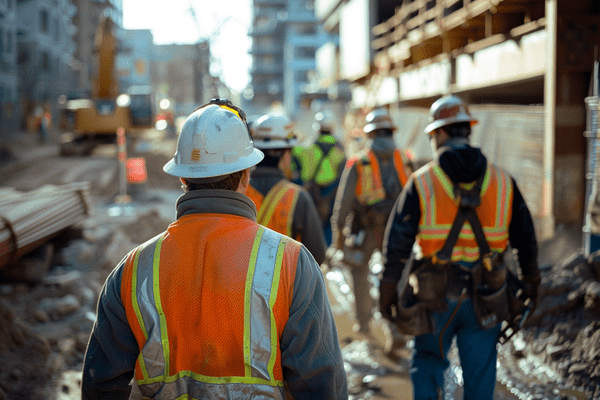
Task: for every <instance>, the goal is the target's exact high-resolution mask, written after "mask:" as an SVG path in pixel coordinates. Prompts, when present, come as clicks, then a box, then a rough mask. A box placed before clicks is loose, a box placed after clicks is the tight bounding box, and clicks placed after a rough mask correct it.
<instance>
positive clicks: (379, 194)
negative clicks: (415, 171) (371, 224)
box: [346, 149, 411, 206]
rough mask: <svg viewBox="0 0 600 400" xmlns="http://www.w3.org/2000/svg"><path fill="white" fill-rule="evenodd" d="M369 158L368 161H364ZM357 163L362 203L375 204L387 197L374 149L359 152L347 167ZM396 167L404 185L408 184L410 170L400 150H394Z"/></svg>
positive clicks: (357, 192)
mask: <svg viewBox="0 0 600 400" xmlns="http://www.w3.org/2000/svg"><path fill="white" fill-rule="evenodd" d="M365 160H368V162H363V161H365ZM354 164H356V172H357V174H358V180H357V182H356V198H357V199H358V201H359V202H360V203H361V204H365V205H369V206H370V205H373V204H375V203H378V202H379V201H381V200H384V199H385V189H384V187H383V183H382V181H381V171H380V168H379V162H378V161H377V157H375V154H374V153H373V151H372V150H368V151H367V152H366V153H361V154H358V155H356V156H354V157H351V158H349V159H348V163H347V165H346V167H347V168H348V167H352V165H354ZM394 167H395V168H396V172H397V173H398V179H399V180H400V183H401V184H402V187H404V186H405V185H406V182H407V181H408V176H409V175H410V173H411V172H410V170H409V169H407V168H406V167H405V165H404V161H403V159H402V153H400V150H398V149H396V150H394Z"/></svg>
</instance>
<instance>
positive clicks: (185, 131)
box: [163, 99, 264, 182]
mask: <svg viewBox="0 0 600 400" xmlns="http://www.w3.org/2000/svg"><path fill="white" fill-rule="evenodd" d="M263 158H264V154H263V153H262V151H260V150H258V149H256V148H255V147H254V146H253V144H252V138H251V136H250V131H249V130H248V127H247V124H246V121H245V115H244V113H243V111H242V110H241V109H239V108H237V107H235V106H233V104H231V102H230V101H228V100H225V99H213V100H211V102H210V103H208V104H205V105H203V106H201V107H199V108H197V109H196V110H195V111H194V112H193V113H192V114H191V115H190V116H189V117H188V118H187V120H186V121H185V123H184V124H183V128H182V129H181V134H180V135H179V138H178V140H177V150H176V151H175V155H174V156H173V159H171V160H170V161H169V162H168V163H167V164H166V165H165V166H164V167H163V170H164V171H165V172H166V173H167V174H169V175H173V176H177V177H180V178H192V179H193V178H214V177H221V176H222V177H223V178H224V177H225V176H226V175H229V174H232V173H234V172H237V171H243V170H245V169H246V168H250V167H252V166H253V165H256V164H258V163H259V162H260V161H261V160H262V159H263ZM217 180H218V179H209V180H207V181H206V182H208V181H212V182H214V181H217Z"/></svg>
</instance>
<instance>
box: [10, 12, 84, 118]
mask: <svg viewBox="0 0 600 400" xmlns="http://www.w3.org/2000/svg"><path fill="white" fill-rule="evenodd" d="M76 11H77V10H76V8H75V7H74V6H73V4H72V3H71V1H70V0H29V1H18V2H17V14H16V25H17V70H18V97H19V106H20V110H21V112H22V113H23V117H24V118H25V121H24V123H25V125H27V124H28V123H29V122H28V121H30V120H29V117H30V116H31V113H32V112H33V111H34V109H35V108H36V107H39V106H44V107H46V108H47V109H49V110H51V111H52V110H53V109H54V107H55V106H56V101H57V99H58V97H59V96H60V95H61V94H65V92H66V91H68V90H69V89H70V88H71V87H72V86H73V79H72V67H71V66H72V59H73V55H74V53H75V43H74V42H73V34H74V33H75V28H74V26H73V24H72V18H73V16H74V15H75V14H76Z"/></svg>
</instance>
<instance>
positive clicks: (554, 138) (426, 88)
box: [316, 0, 600, 240]
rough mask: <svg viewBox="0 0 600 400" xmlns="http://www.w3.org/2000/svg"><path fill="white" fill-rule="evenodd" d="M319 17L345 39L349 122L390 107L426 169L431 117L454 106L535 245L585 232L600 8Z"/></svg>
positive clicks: (342, 10) (368, 10) (582, 2)
mask: <svg viewBox="0 0 600 400" xmlns="http://www.w3.org/2000/svg"><path fill="white" fill-rule="evenodd" d="M316 9H317V16H318V18H319V20H320V21H321V23H322V24H323V26H324V27H325V30H326V31H328V32H335V31H336V30H337V31H338V32H339V35H340V39H339V51H338V53H337V56H338V60H339V67H338V70H337V74H338V80H347V81H349V82H350V83H351V89H350V90H351V92H352V101H351V103H350V104H349V106H348V111H349V114H350V115H353V116H355V117H356V118H354V119H352V118H350V119H349V120H350V121H354V123H355V124H356V125H360V123H361V118H360V117H361V116H364V115H365V113H366V112H368V111H369V110H370V109H372V108H374V107H379V106H385V107H388V108H389V109H390V112H391V114H392V116H393V118H394V119H395V121H396V123H397V125H398V126H399V127H400V130H399V133H398V134H397V135H396V139H397V141H398V144H399V145H401V146H404V147H408V148H411V149H412V150H413V151H414V153H415V155H416V157H417V159H420V160H422V161H427V160H428V159H431V153H430V150H429V148H428V143H427V138H426V137H425V135H424V134H423V128H424V127H425V125H426V124H427V111H428V108H429V106H430V105H431V104H432V103H433V101H435V100H436V99H437V98H439V97H440V96H443V95H445V94H455V95H458V96H459V97H461V98H463V99H464V100H465V101H466V102H468V103H469V104H471V106H470V111H471V113H472V114H474V116H475V117H476V118H478V119H479V123H478V124H477V125H476V126H475V127H474V128H473V135H472V142H473V143H474V144H475V145H477V146H480V147H481V148H482V150H483V151H484V153H485V154H486V155H487V156H488V159H489V160H490V161H492V162H495V163H497V164H499V165H500V166H502V167H504V168H505V169H506V170H507V171H508V172H510V173H511V174H512V175H513V176H514V177H515V179H516V180H517V183H518V185H519V188H520V189H521V191H522V192H523V195H524V197H525V199H526V201H527V203H528V206H529V207H530V210H531V212H532V215H533V217H534V221H535V224H536V229H537V233H538V239H540V240H543V239H545V238H548V237H551V236H552V235H553V233H554V230H555V228H556V226H558V225H559V224H570V223H581V221H582V215H583V212H584V204H585V192H586V189H585V176H586V168H587V167H586V155H587V153H586V151H587V150H586V139H585V136H584V132H585V130H586V103H585V98H586V97H587V96H589V95H590V93H591V91H590V87H591V86H590V81H591V75H592V74H591V71H592V69H593V65H594V61H595V59H597V58H598V44H599V41H600V32H599V27H600V4H599V3H598V2H597V1H594V0H579V1H567V0H404V1H403V2H395V1H386V0H380V1H379V2H377V1H373V0H349V1H342V0H317V1H316ZM352 127H353V126H348V127H347V129H351V128H352Z"/></svg>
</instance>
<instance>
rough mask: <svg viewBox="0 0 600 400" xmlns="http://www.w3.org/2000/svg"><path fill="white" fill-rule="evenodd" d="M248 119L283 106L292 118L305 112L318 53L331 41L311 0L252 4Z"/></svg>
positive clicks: (265, 0) (271, 0)
mask: <svg viewBox="0 0 600 400" xmlns="http://www.w3.org/2000/svg"><path fill="white" fill-rule="evenodd" d="M252 13H253V15H252V30H251V32H250V36H251V37H252V47H251V50H250V54H251V56H252V67H251V70H250V77H251V83H250V88H251V93H252V94H253V96H251V100H250V101H248V103H247V104H244V107H245V108H246V109H248V111H249V114H262V113H264V112H267V111H268V110H270V109H271V108H272V107H273V106H279V108H281V109H283V110H284V111H285V112H286V113H287V114H288V115H290V116H291V117H295V116H297V115H298V114H299V113H300V111H301V109H306V108H307V107H310V104H306V103H303V100H302V99H303V97H304V94H303V93H304V92H305V91H306V88H307V87H308V85H309V84H310V73H311V71H314V70H315V69H316V61H315V53H316V50H317V49H318V48H319V47H320V46H321V45H322V44H323V43H325V42H326V41H327V36H326V35H325V34H324V32H323V31H322V29H321V27H320V25H319V24H318V21H317V19H316V17H315V13H314V2H313V1H309V0H254V1H253V8H252Z"/></svg>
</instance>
